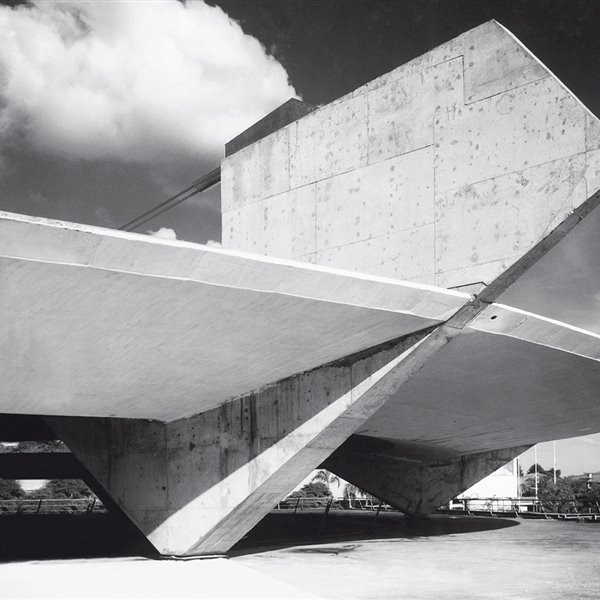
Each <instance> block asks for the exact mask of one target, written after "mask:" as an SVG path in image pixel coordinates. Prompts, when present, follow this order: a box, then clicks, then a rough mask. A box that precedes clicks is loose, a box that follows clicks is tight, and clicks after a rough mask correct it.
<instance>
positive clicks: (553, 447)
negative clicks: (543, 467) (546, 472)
mask: <svg viewBox="0 0 600 600" xmlns="http://www.w3.org/2000/svg"><path fill="white" fill-rule="evenodd" d="M552 455H553V460H554V469H553V471H554V487H556V440H552Z"/></svg>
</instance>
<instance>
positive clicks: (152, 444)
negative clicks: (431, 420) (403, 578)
mask: <svg viewBox="0 0 600 600" xmlns="http://www.w3.org/2000/svg"><path fill="white" fill-rule="evenodd" d="M427 336H428V332H421V333H418V334H414V335H411V336H407V337H405V338H403V339H401V340H397V341H393V342H390V343H388V344H385V345H383V346H380V347H378V348H374V349H372V350H370V351H367V352H364V353H361V354H360V355H355V356H351V357H347V358H345V359H343V360H341V361H338V362H337V363H332V364H331V365H327V366H323V367H320V368H318V369H315V370H313V371H309V372H307V373H302V374H300V375H296V376H294V377H291V378H289V379H285V380H283V381H281V382H279V383H277V384H274V385H271V386H267V387H265V388H262V389H261V390H258V391H257V392H253V393H250V394H246V395H244V396H242V397H240V398H237V399H235V400H232V401H230V402H227V403H225V404H223V405H222V406H220V407H218V408H216V409H213V410H209V411H207V412H204V413H201V414H199V415H196V416H193V417H190V418H186V419H179V420H177V421H172V422H169V423H163V422H157V421H147V420H140V419H113V418H102V419H99V418H77V417H75V418H71V417H69V418H65V417H52V418H48V422H49V423H50V425H51V426H52V427H53V429H54V430H55V431H56V433H57V435H58V436H59V437H60V439H62V440H63V441H64V442H65V443H66V444H67V446H68V447H69V448H70V449H71V451H72V452H73V453H74V454H75V456H76V457H77V458H78V459H79V460H80V461H81V462H82V463H83V465H84V466H85V467H86V468H87V469H88V471H89V472H90V473H91V474H92V476H93V477H94V478H95V479H96V480H97V481H98V482H99V484H100V485H101V486H102V488H104V489H105V490H106V491H107V493H108V494H109V495H110V496H111V497H112V498H113V499H114V501H115V502H116V504H117V505H118V506H119V507H120V508H121V509H122V510H123V511H124V512H125V513H126V514H127V515H128V516H129V517H130V518H131V520H132V521H133V522H134V523H135V524H136V525H137V527H138V528H139V529H140V530H141V531H142V532H143V533H144V535H146V536H147V538H148V540H149V541H150V542H151V543H152V544H153V545H154V547H156V548H157V550H158V551H159V552H160V553H162V554H167V555H170V554H172V555H198V554H216V553H223V552H226V551H227V550H229V548H231V547H232V546H233V545H234V544H235V543H236V542H237V541H238V540H239V539H240V538H241V537H242V536H243V535H244V534H246V533H247V532H248V531H249V530H250V529H251V528H252V527H253V526H254V525H255V524H257V523H258V522H259V521H260V520H261V519H262V518H263V517H264V516H265V515H266V514H267V513H268V512H269V511H270V510H271V509H272V508H273V506H275V505H276V504H277V502H278V501H279V500H281V499H282V498H283V497H285V495H286V494H288V493H289V492H290V491H291V490H292V489H293V488H294V487H295V486H296V485H297V484H298V483H299V482H301V481H302V479H304V478H305V477H306V476H307V475H308V474H309V473H310V472H311V471H312V470H313V469H315V468H317V467H318V465H319V464H320V463H322V462H323V461H324V460H325V459H326V458H327V457H328V456H329V455H330V454H331V453H332V452H333V451H334V450H335V449H336V448H338V447H339V446H340V445H341V444H343V443H344V441H345V440H346V439H347V438H348V437H349V436H350V435H352V434H353V433H354V431H356V429H357V428H358V427H360V426H361V425H362V423H364V421H365V420H366V419H368V418H369V417H370V416H371V415H372V414H373V413H374V412H375V411H376V410H377V409H378V408H380V407H381V406H382V404H383V403H385V401H386V400H387V398H388V397H389V396H390V394H393V393H394V392H395V391H396V390H397V389H398V387H399V386H400V385H402V383H403V382H404V381H405V380H406V379H407V377H409V376H410V374H411V373H412V372H413V371H414V368H415V367H414V361H413V362H411V361H408V363H407V364H408V367H407V366H406V364H405V361H406V358H407V357H410V356H411V353H412V351H413V349H414V348H416V347H418V346H419V343H418V342H420V341H422V340H424V338H426V337H427Z"/></svg>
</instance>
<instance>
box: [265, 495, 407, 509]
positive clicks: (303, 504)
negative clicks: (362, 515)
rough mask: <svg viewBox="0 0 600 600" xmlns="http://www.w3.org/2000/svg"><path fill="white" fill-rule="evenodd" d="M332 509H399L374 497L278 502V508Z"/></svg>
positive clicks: (308, 498)
mask: <svg viewBox="0 0 600 600" xmlns="http://www.w3.org/2000/svg"><path fill="white" fill-rule="evenodd" d="M327 507H329V509H331V510H376V511H380V510H386V511H388V510H397V509H395V508H393V507H392V506H390V505H389V504H385V503H384V502H380V501H379V500H373V499H372V498H333V497H331V496H320V497H303V498H286V499H285V500H282V501H281V502H278V503H277V506H276V507H275V509H276V510H293V511H294V512H296V511H298V510H308V509H311V508H327Z"/></svg>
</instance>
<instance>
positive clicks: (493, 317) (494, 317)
mask: <svg viewBox="0 0 600 600" xmlns="http://www.w3.org/2000/svg"><path fill="white" fill-rule="evenodd" d="M497 318H498V315H492V316H491V317H490V319H492V321H493V320H494V319H497Z"/></svg>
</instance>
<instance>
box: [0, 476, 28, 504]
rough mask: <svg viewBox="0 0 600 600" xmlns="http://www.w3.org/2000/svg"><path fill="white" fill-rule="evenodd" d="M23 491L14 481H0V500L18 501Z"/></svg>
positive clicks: (23, 493)
mask: <svg viewBox="0 0 600 600" xmlns="http://www.w3.org/2000/svg"><path fill="white" fill-rule="evenodd" d="M24 495H25V491H24V490H23V488H22V487H21V486H20V485H19V482H18V481H15V480H14V479H0V500H18V499H19V498H22V497H23V496H24Z"/></svg>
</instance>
